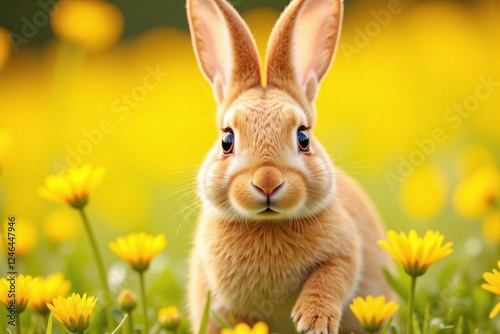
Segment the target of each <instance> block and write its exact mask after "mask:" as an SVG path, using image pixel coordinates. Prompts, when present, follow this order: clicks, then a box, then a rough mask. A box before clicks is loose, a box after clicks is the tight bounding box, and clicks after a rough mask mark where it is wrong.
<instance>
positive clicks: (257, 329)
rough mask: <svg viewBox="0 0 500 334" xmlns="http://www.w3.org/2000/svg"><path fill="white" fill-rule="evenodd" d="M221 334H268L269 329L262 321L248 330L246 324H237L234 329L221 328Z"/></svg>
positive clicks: (248, 327)
mask: <svg viewBox="0 0 500 334" xmlns="http://www.w3.org/2000/svg"><path fill="white" fill-rule="evenodd" d="M220 333H221V334H269V327H268V326H267V325H266V324H265V323H264V322H262V321H260V322H258V323H256V324H255V326H253V328H250V326H248V325H247V324H243V323H240V324H237V325H236V326H235V327H234V329H229V328H223V329H222V330H221V332H220Z"/></svg>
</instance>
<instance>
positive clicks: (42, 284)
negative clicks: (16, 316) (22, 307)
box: [28, 273, 71, 313]
mask: <svg viewBox="0 0 500 334" xmlns="http://www.w3.org/2000/svg"><path fill="white" fill-rule="evenodd" d="M70 287H71V283H70V282H69V281H67V280H65V279H64V275H63V274H62V273H55V274H52V275H49V276H48V277H47V278H42V277H40V278H38V286H37V289H35V291H34V293H33V295H32V296H31V299H30V301H29V303H28V307H30V308H32V309H34V310H36V311H38V312H40V313H48V312H49V308H48V307H47V304H48V303H50V302H52V300H53V299H54V298H56V297H59V296H64V295H65V294H66V293H67V292H68V291H69V288H70Z"/></svg>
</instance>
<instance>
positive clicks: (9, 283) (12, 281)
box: [0, 275, 38, 314]
mask: <svg viewBox="0 0 500 334" xmlns="http://www.w3.org/2000/svg"><path fill="white" fill-rule="evenodd" d="M37 284H38V279H36V278H33V277H31V276H30V275H26V276H24V275H19V276H15V275H10V276H7V277H2V278H0V301H1V302H2V303H3V304H4V305H5V307H7V309H8V310H9V312H10V310H11V309H12V308H11V307H12V305H15V306H14V310H15V309H16V308H17V313H18V314H19V313H22V312H23V311H24V309H25V308H26V304H28V301H29V300H30V298H31V296H32V295H33V292H34V291H35V290H36V288H37ZM12 292H14V293H15V300H14V299H12V294H13V293H12Z"/></svg>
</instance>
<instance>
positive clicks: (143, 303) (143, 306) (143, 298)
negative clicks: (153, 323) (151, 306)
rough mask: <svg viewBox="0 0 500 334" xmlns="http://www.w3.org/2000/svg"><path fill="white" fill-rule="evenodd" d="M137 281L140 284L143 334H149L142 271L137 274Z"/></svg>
mask: <svg viewBox="0 0 500 334" xmlns="http://www.w3.org/2000/svg"><path fill="white" fill-rule="evenodd" d="M139 279H140V284H141V298H142V312H143V315H144V333H145V334H148V333H149V324H148V306H147V305H148V304H147V302H146V290H145V289H144V271H141V272H140V273H139Z"/></svg>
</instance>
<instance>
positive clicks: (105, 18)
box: [51, 0, 123, 51]
mask: <svg viewBox="0 0 500 334" xmlns="http://www.w3.org/2000/svg"><path fill="white" fill-rule="evenodd" d="M51 24H52V29H53V30H54V33H55V34H56V35H57V36H59V37H60V38H61V39H64V40H68V41H70V42H73V43H76V44H78V45H81V46H82V47H84V48H85V49H87V50H89V51H99V50H102V49H105V48H107V47H109V46H111V45H113V44H114V43H116V41H117V40H118V39H119V38H120V35H121V33H122V31H123V16H122V14H121V12H120V11H119V10H118V8H117V7H116V6H114V5H112V4H110V3H108V2H105V1H98V0H70V1H68V2H66V3H64V4H61V5H59V6H56V7H55V10H54V13H53V16H52V21H51Z"/></svg>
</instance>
